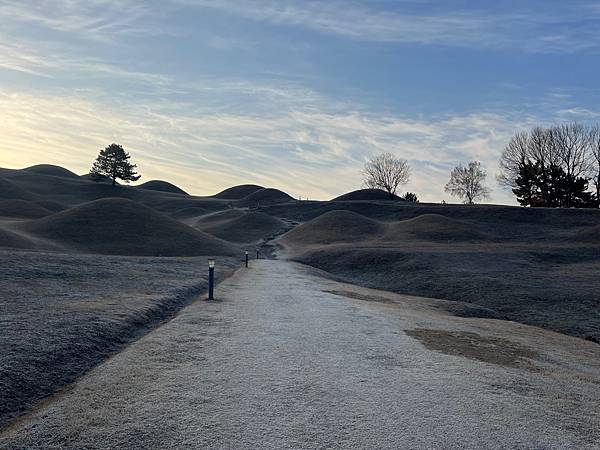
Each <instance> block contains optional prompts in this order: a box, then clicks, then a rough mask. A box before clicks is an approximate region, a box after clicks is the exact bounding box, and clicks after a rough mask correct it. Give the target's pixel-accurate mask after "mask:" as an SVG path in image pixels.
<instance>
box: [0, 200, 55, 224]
mask: <svg viewBox="0 0 600 450" xmlns="http://www.w3.org/2000/svg"><path fill="white" fill-rule="evenodd" d="M50 214H52V211H49V210H48V209H46V208H44V207H43V206H40V205H38V204H36V203H33V202H30V201H27V200H20V199H12V200H0V216H2V217H19V218H26V219H39V218H40V217H46V216H49V215H50Z"/></svg>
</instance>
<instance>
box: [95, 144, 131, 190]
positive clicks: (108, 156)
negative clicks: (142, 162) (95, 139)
mask: <svg viewBox="0 0 600 450" xmlns="http://www.w3.org/2000/svg"><path fill="white" fill-rule="evenodd" d="M130 158H131V156H130V155H129V153H127V152H126V151H125V150H124V149H123V147H122V146H120V145H119V144H110V145H109V146H108V147H106V148H105V149H104V150H100V154H99V155H98V157H97V158H96V161H94V164H93V165H92V169H91V170H90V174H91V175H92V179H93V180H95V181H99V180H101V179H102V178H103V177H108V178H110V179H111V180H112V185H113V186H114V185H115V183H116V182H117V180H123V181H125V182H130V181H137V180H139V179H140V177H141V175H138V174H137V173H136V172H135V168H136V165H135V164H131V163H130V162H129V159H130Z"/></svg>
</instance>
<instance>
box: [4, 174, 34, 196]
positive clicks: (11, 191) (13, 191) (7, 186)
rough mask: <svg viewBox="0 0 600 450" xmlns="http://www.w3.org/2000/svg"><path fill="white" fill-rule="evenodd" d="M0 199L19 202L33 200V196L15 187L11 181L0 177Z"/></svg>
mask: <svg viewBox="0 0 600 450" xmlns="http://www.w3.org/2000/svg"><path fill="white" fill-rule="evenodd" d="M0 198H4V199H20V200H35V199H36V196H35V194H33V193H31V192H29V191H27V190H26V189H23V188H21V187H19V186H17V185H16V184H15V183H13V182H12V181H9V180H7V179H6V178H4V177H0Z"/></svg>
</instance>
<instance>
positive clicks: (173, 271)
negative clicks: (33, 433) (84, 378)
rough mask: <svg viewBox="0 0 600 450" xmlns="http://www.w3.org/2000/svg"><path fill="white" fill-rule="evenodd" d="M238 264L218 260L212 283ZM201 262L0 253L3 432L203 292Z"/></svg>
mask: <svg viewBox="0 0 600 450" xmlns="http://www.w3.org/2000/svg"><path fill="white" fill-rule="evenodd" d="M238 265H239V262H238V261H235V260H233V259H231V258H220V259H219V260H218V266H217V267H218V269H217V281H218V280H219V279H222V278H223V277H224V276H225V275H227V274H228V273H230V272H231V271H232V269H234V268H236V267H237V266H238ZM206 278H207V269H206V258H204V257H194V258H154V257H151V258H143V257H119V256H99V255H74V254H71V255H70V254H61V253H40V252H26V251H12V250H1V249H0V285H1V286H2V302H1V304H0V391H1V392H2V396H1V403H0V427H2V426H3V425H4V424H6V423H7V422H8V421H9V420H10V419H11V418H12V417H14V416H15V415H17V414H19V413H21V412H23V411H25V410H26V409H28V408H29V407H31V406H32V405H33V404H35V403H36V402H38V401H39V400H40V399H42V398H44V397H46V396H48V395H50V394H52V393H53V392H55V391H56V390H58V389H60V388H62V387H63V386H65V385H66V384H68V383H70V382H72V381H74V380H75V379H76V378H77V377H79V376H80V375H81V374H83V373H85V372H86V371H88V370H89V369H91V368H93V367H94V366H95V365H97V364H98V363H99V362H100V361H102V360H104V359H106V358H107V357H109V356H110V355H111V354H113V353H114V352H116V351H117V350H119V349H120V348H122V347H123V346H124V345H125V344H126V343H128V342H130V341H131V340H133V339H135V338H136V337H138V336H140V335H141V334H142V333H144V332H145V331H147V330H148V329H149V328H150V327H153V326H156V325H157V324H159V323H160V322H162V321H164V320H165V319H167V318H168V317H170V316H172V315H173V314H175V313H176V312H177V311H178V310H179V309H181V308H182V307H183V306H185V305H186V304H188V303H190V302H191V301H192V300H193V299H195V298H197V297H198V296H199V295H200V294H201V293H202V292H204V291H205V289H206Z"/></svg>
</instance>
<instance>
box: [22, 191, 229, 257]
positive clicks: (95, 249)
mask: <svg viewBox="0 0 600 450" xmlns="http://www.w3.org/2000/svg"><path fill="white" fill-rule="evenodd" d="M23 228H24V229H25V230H26V231H29V232H31V233H33V234H35V235H38V236H41V237H44V238H46V239H50V240H53V241H56V242H59V243H62V244H64V245H67V246H70V247H72V248H74V249H76V250H80V251H84V252H90V253H100V254H110V255H132V256H134V255H135V256H196V255H234V254H236V253H238V250H237V249H236V248H235V247H234V246H233V245H231V244H230V243H228V242H225V241H222V240H220V239H217V238H215V237H214V236H211V235H209V234H206V233H203V232H201V231H198V230H195V229H193V228H191V227H188V226H187V225H184V224H182V223H180V222H178V221H176V220H174V219H172V218H170V217H168V216H166V215H164V214H162V213H159V212H158V211H155V210H153V209H151V208H148V207H147V206H144V205H141V204H139V203H135V202H132V201H131V200H126V199H121V198H107V199H102V200H96V201H93V202H90V203H85V204H83V205H79V206H76V207H75V208H71V209H68V210H66V211H62V212H59V213H56V214H53V215H51V216H48V217H45V218H43V219H39V220H36V221H33V222H30V223H28V224H26V225H25V226H24V227H23Z"/></svg>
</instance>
